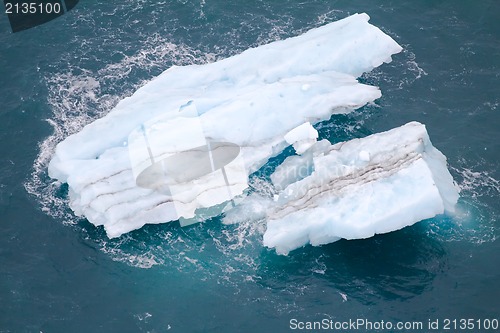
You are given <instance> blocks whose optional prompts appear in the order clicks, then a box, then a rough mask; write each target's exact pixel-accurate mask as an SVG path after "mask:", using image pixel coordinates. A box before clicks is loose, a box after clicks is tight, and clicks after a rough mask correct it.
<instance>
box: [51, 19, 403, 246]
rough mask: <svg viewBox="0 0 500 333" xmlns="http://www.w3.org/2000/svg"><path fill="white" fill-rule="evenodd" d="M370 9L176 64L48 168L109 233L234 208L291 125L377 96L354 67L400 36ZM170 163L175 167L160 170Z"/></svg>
mask: <svg viewBox="0 0 500 333" xmlns="http://www.w3.org/2000/svg"><path fill="white" fill-rule="evenodd" d="M368 20H369V17H368V15H366V14H356V15H352V16H350V17H348V18H345V19H343V20H340V21H338V22H334V23H330V24H328V25H325V26H322V27H319V28H315V29H312V30H310V31H308V32H306V33H304V34H303V35H301V36H298V37H294V38H289V39H286V40H282V41H277V42H273V43H271V44H268V45H263V46H259V47H257V48H253V49H249V50H247V51H245V52H243V53H241V54H239V55H236V56H233V57H230V58H227V59H224V60H221V61H218V62H214V63H210V64H206V65H191V66H184V67H172V68H170V69H168V70H166V71H165V72H164V73H162V74H161V75H160V76H158V77H157V78H155V79H153V80H151V81H150V82H148V83H147V84H146V85H144V86H143V87H142V88H140V89H139V90H137V91H136V92H135V93H134V94H133V95H132V96H131V97H128V98H125V99H124V100H122V101H121V102H120V103H118V105H117V106H116V107H115V108H114V109H113V110H111V111H110V112H109V114H107V115H106V116H105V117H103V118H101V119H98V120H96V121H94V122H93V123H91V124H89V125H87V126H86V127H85V128H83V129H82V130H81V131H80V132H79V133H76V134H74V135H71V136H69V137H68V138H66V139H65V140H64V141H62V142H60V143H59V144H58V146H57V148H56V151H55V154H54V156H53V158H52V160H51V162H50V165H49V175H50V176H51V177H52V178H55V179H57V180H59V181H61V182H66V183H67V184H68V186H69V198H70V206H71V208H72V209H73V210H74V212H75V214H77V215H79V216H81V215H83V216H85V217H86V218H87V219H88V220H89V221H90V222H91V223H93V224H95V225H103V226H104V228H105V230H106V232H107V235H108V236H109V237H117V236H120V235H122V234H124V233H126V232H129V231H131V230H134V229H138V228H140V227H142V226H143V225H144V224H146V223H163V222H168V221H173V220H177V219H181V220H182V219H187V220H189V219H195V220H196V219H198V220H200V219H201V220H202V219H203V216H211V215H214V214H217V212H220V211H221V210H222V209H226V208H227V207H229V208H230V206H231V204H232V205H234V198H236V197H237V196H241V195H242V194H244V191H245V189H246V188H247V186H248V185H247V183H246V181H247V177H248V175H249V174H250V173H252V172H254V171H256V170H258V169H259V168H260V167H261V166H262V165H264V164H265V163H266V162H267V161H268V159H269V158H270V157H272V156H275V155H277V154H279V153H280V152H281V151H282V150H283V149H284V148H285V147H286V146H287V145H288V144H287V142H286V140H285V135H286V134H287V133H289V132H290V131H291V130H292V129H294V128H296V127H298V126H300V125H302V124H304V123H306V122H309V123H311V124H315V123H317V122H318V121H322V120H327V119H329V118H330V116H331V115H332V114H336V113H337V114H338V113H346V112H350V111H351V110H353V109H356V108H359V107H361V106H363V105H365V104H366V103H368V102H371V101H373V100H375V99H377V98H379V97H380V96H381V93H380V91H379V89H378V88H376V87H372V86H368V85H364V84H360V83H359V82H357V80H356V77H358V76H359V75H361V74H362V73H364V72H367V71H370V70H372V69H373V68H374V67H377V66H379V65H381V64H382V63H383V62H389V61H390V60H391V55H393V54H395V53H398V52H400V51H401V47H400V46H399V45H398V44H397V43H396V42H395V41H394V40H392V39H391V38H390V37H389V36H387V35H386V34H384V33H383V32H382V31H380V30H379V29H378V28H376V27H374V26H372V25H370V24H369V23H368ZM310 140H311V138H310V137H309V138H307V139H305V140H299V142H298V143H297V149H298V150H299V151H300V152H301V153H304V151H305V150H306V149H307V148H309V146H310V145H311V144H313V143H314V142H311V141H310ZM314 140H315V139H314ZM300 141H303V142H300ZM304 143H305V144H306V145H305V146H303V145H302V144H304ZM214 145H215V147H216V148H213V146H214ZM212 149H213V152H214V154H215V153H216V152H220V154H218V155H217V154H215V155H214V154H212ZM198 159H199V160H200V161H201V162H200V163H197V162H195V161H197V160H198ZM176 160H177V161H179V163H176V162H175V161H176ZM202 162H203V163H202ZM202 164H203V165H202ZM165 170H170V171H172V170H173V171H172V172H173V174H171V175H170V176H171V177H166V178H165V183H164V184H163V185H162V184H161V182H159V181H154V180H155V175H158V174H159V173H161V172H164V171H165ZM184 171H185V172H186V173H187V175H186V174H185V173H184ZM163 176H165V173H163V174H161V177H163ZM156 179H159V178H156ZM162 179H163V178H162ZM230 203H231V204H230ZM228 205H229V206H228ZM204 214H206V215H204ZM276 216H277V215H276ZM187 223H190V222H187ZM274 223H279V220H278V219H275V222H274ZM276 225H278V224H276ZM271 230H272V229H271ZM268 235H269V234H268ZM267 239H268V238H267ZM268 244H270V243H268Z"/></svg>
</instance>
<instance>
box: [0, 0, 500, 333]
mask: <svg viewBox="0 0 500 333" xmlns="http://www.w3.org/2000/svg"><path fill="white" fill-rule="evenodd" d="M355 12H366V13H368V14H369V15H370V16H371V21H370V22H371V23H373V24H375V25H376V26H378V27H380V28H381V29H382V30H383V31H384V32H386V33H387V34H389V35H390V36H392V37H393V38H394V39H395V40H396V41H397V42H398V43H400V44H401V45H402V46H403V47H404V49H405V50H404V51H403V52H402V53H401V54H399V55H396V56H394V57H393V59H394V60H393V62H392V63H390V64H385V65H383V66H381V67H380V68H377V69H376V70H374V71H373V72H371V73H368V74H365V75H364V76H363V77H362V78H361V79H360V80H361V81H362V82H367V83H369V84H373V85H377V86H379V87H380V88H381V90H382V94H383V96H382V98H381V99H379V100H377V102H376V103H375V104H373V105H369V106H366V107H364V108H362V109H360V110H357V111H356V112H354V113H352V114H349V115H342V116H334V117H332V119H331V120H330V121H328V122H324V123H322V124H320V125H319V126H318V129H319V131H320V136H321V137H323V138H328V139H329V140H330V141H332V142H337V141H343V140H348V139H352V138H356V137H363V136H366V135H369V134H371V133H376V132H380V131H384V130H387V129H390V128H393V127H396V126H400V125H402V124H404V123H406V122H408V121H411V120H417V121H420V122H422V123H425V124H426V125H427V129H428V131H429V134H430V137H431V140H432V142H433V144H434V145H435V146H436V147H437V148H438V149H440V150H441V151H442V152H443V153H444V154H445V155H446V156H447V157H448V161H449V164H450V170H451V172H452V174H453V176H454V178H455V179H456V181H457V183H458V184H459V185H460V187H461V188H462V197H461V199H460V201H459V205H458V213H457V215H456V216H454V217H443V216H441V217H437V218H434V219H430V220H426V221H422V222H421V223H418V224H416V225H414V226H412V227H408V228H405V229H403V230H400V231H397V232H393V233H389V234H385V235H378V236H376V237H373V238H370V239H366V240H357V241H339V242H336V243H333V244H329V245H326V246H322V247H310V246H308V247H305V248H303V249H299V250H296V251H293V252H292V253H291V254H290V255H289V256H286V257H285V256H278V255H276V254H275V253H274V252H273V251H271V250H268V249H265V248H263V246H262V231H263V229H264V228H265V226H264V224H263V223H244V224H240V225H234V226H225V225H222V224H221V222H220V219H219V218H214V219H212V220H210V221H207V222H206V223H204V224H199V225H195V226H192V227H188V228H182V229H181V228H180V227H179V226H178V225H177V224H176V223H171V224H165V225H155V226H146V227H144V228H142V229H141V230H137V231H134V232H132V233H130V234H128V235H125V236H123V237H121V238H119V239H115V240H111V241H110V240H108V239H107V238H106V236H105V234H104V231H103V230H102V229H100V228H95V227H94V226H92V225H91V224H90V223H88V222H87V221H85V220H82V219H78V218H76V217H74V216H73V214H72V212H71V211H70V210H69V208H68V206H67V202H66V196H67V193H66V192H67V189H66V188H65V186H60V185H58V184H54V183H52V182H51V180H50V179H49V178H48V176H47V174H46V165H47V162H48V160H49V159H50V156H51V154H52V151H53V148H54V147H55V144H57V142H59V141H61V140H62V139H64V138H65V137H66V136H67V135H69V134H71V133H74V132H75V131H78V130H79V129H80V128H81V127H82V126H84V125H85V124H87V123H89V122H91V121H92V120H94V119H96V118H99V117H100V116H102V115H104V114H106V113H107V112H108V111H109V110H110V109H111V108H112V107H113V106H114V105H115V104H116V103H117V102H118V101H119V100H121V99H122V98H124V97H126V96H129V95H130V94H132V93H133V92H134V91H135V90H136V89H137V88H138V87H140V86H141V85H143V84H145V83H146V82H147V81H148V80H151V79H152V78H153V77H155V76H156V75H158V74H160V73H161V72H162V71H164V70H165V69H167V68H169V67H170V66H172V65H174V64H175V65H183V64H191V63H205V62H208V61H213V60H216V59H220V58H223V57H227V56H229V55H233V54H236V53H238V52H241V51H243V50H245V49H247V48H248V47H253V46H257V45H260V44H263V43H267V42H270V41H273V40H276V39H282V38H286V37H289V36H295V35H298V34H300V33H301V32H304V31H307V30H308V29H310V28H313V27H316V26H320V25H322V24H325V23H328V22H332V21H335V20H337V19H340V18H343V17H345V16H347V15H349V14H353V13H355ZM0 45H1V46H0V82H1V83H2V85H1V88H0V105H1V108H0V156H2V159H1V160H0V161H1V163H0V300H1V303H0V332H40V331H42V332H167V331H168V332H289V331H292V330H290V326H289V322H290V320H291V319H293V318H295V319H298V320H301V321H313V320H322V319H324V318H328V319H333V320H335V321H348V320H349V319H352V320H356V319H358V318H367V319H369V320H372V321H381V320H384V321H393V322H397V321H421V322H424V323H425V324H426V325H427V322H428V320H429V319H431V320H435V319H439V320H441V323H443V320H444V319H446V318H448V319H457V320H458V319H461V318H473V319H476V320H479V319H482V320H484V319H492V318H497V319H500V318H499V317H500V301H499V297H500V289H499V288H498V283H499V282H500V265H499V264H500V261H499V259H498V253H499V251H500V242H499V240H498V239H499V236H500V231H499V227H500V221H499V214H500V203H499V194H500V181H499V180H500V170H499V167H498V166H499V160H500V149H499V148H500V147H499V146H500V131H499V128H500V116H499V114H498V113H499V110H500V108H499V99H500V94H499V90H498V82H499V78H500V69H499V65H500V3H499V2H498V1H495V0H491V1H486V0H485V1H481V2H471V1H470V2H469V1H451V0H450V1H439V2H437V1H419V2H413V1H412V2H395V1H387V2H379V3H376V2H373V1H372V2H366V1H319V0H318V1H308V2H302V3H299V2H296V1H279V2H278V1H245V2H240V3H227V2H223V1H211V0H202V1H187V0H186V1H164V2H161V3H160V2H156V3H153V2H145V1H127V2H125V1H81V2H80V3H79V5H78V6H77V7H75V9H73V10H72V11H71V12H70V13H68V14H66V15H64V16H62V17H60V18H58V19H56V20H54V21H52V22H49V23H47V24H45V25H42V26H39V27H37V28H34V29H30V30H26V31H24V32H20V33H16V34H12V33H11V32H10V29H9V26H8V21H7V19H6V17H5V15H0ZM290 153H291V152H290V151H288V150H287V151H285V152H284V154H282V155H281V156H278V157H277V159H276V160H273V161H270V163H269V164H268V165H266V166H265V167H264V168H263V169H262V170H261V171H260V172H258V173H257V174H256V175H254V181H255V183H258V179H260V178H264V177H266V176H267V175H269V172H270V171H269V170H271V169H272V167H273V165H274V164H275V163H277V162H278V161H279V160H280V159H283V158H284V157H285V156H286V155H287V154H290ZM360 331H365V330H360ZM379 331H381V332H388V331H396V330H379ZM418 331H426V330H414V331H412V332H418ZM441 331H444V330H441ZM441 331H439V332H441ZM449 331H459V330H453V329H452V330H448V332H449ZM490 331H492V330H490Z"/></svg>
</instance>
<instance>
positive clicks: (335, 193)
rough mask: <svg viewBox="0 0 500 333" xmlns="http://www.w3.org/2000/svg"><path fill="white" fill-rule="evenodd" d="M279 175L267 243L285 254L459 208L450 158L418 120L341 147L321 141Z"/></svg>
mask: <svg viewBox="0 0 500 333" xmlns="http://www.w3.org/2000/svg"><path fill="white" fill-rule="evenodd" d="M301 170H304V171H303V172H302V174H301V172H300V171H301ZM308 173H309V175H307V174H308ZM272 179H273V182H275V185H276V186H277V187H279V188H282V191H281V193H280V194H279V197H278V198H277V200H276V203H275V204H274V205H272V206H270V207H268V208H267V220H268V222H267V230H266V232H265V234H264V245H266V246H268V247H272V248H276V251H277V252H278V253H282V254H286V253H288V252H289V251H291V250H293V249H296V248H298V247H301V246H304V245H306V244H308V243H310V244H312V245H321V244H327V243H331V242H334V241H336V240H339V239H340V238H345V239H358V238H368V237H371V236H373V235H375V234H379V233H385V232H389V231H394V230H398V229H401V228H403V227H405V226H409V225H412V224H414V223H415V222H418V221H421V220H424V219H427V218H431V217H434V216H435V215H438V214H443V213H445V212H447V213H453V212H454V209H455V204H456V202H457V200H458V187H457V186H456V185H455V183H454V181H453V178H452V176H451V175H450V173H449V172H448V169H447V164H446V157H445V156H444V155H443V154H442V153H441V152H439V151H438V150H437V149H436V148H434V147H433V146H432V143H431V141H430V140H429V137H428V135H427V131H426V129H425V126H424V125H422V124H420V123H417V122H412V123H408V124H406V125H404V126H401V127H399V128H396V129H392V130H390V131H387V132H384V133H379V134H374V135H371V136H368V137H366V138H363V139H355V140H351V141H348V142H342V143H338V144H335V145H330V143H329V142H328V141H321V142H318V143H317V144H316V146H315V147H313V148H311V149H310V150H309V151H308V152H307V154H304V155H302V156H291V157H288V158H287V160H285V162H284V163H283V164H282V165H281V166H279V167H278V169H277V170H276V172H275V174H274V175H273V176H272Z"/></svg>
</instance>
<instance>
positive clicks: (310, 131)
mask: <svg viewBox="0 0 500 333" xmlns="http://www.w3.org/2000/svg"><path fill="white" fill-rule="evenodd" d="M317 139H318V131H316V130H315V129H314V127H312V125H311V123H310V122H307V123H304V124H302V125H300V126H298V127H295V128H294V129H293V130H291V131H290V132H288V133H287V134H285V140H286V142H287V143H288V144H291V145H293V148H294V149H295V151H296V152H297V154H299V155H300V154H302V153H304V152H305V151H306V150H308V149H309V148H310V147H311V146H312V145H313V144H314V143H315V142H316V140H317Z"/></svg>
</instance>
